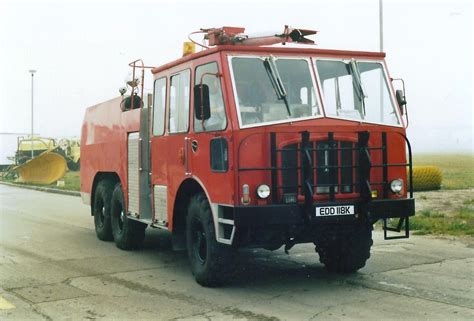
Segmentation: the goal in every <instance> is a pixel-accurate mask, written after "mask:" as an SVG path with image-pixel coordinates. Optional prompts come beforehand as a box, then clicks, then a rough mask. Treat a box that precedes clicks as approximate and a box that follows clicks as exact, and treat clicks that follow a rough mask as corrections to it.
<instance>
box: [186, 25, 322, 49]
mask: <svg viewBox="0 0 474 321" xmlns="http://www.w3.org/2000/svg"><path fill="white" fill-rule="evenodd" d="M244 32H245V28H241V27H222V28H208V29H201V30H199V31H196V32H193V33H191V34H190V35H189V39H190V40H191V41H192V42H194V43H195V44H197V45H199V46H201V47H204V48H209V47H208V46H219V45H244V46H270V45H274V44H279V43H281V44H283V45H284V44H286V43H288V42H294V43H302V44H308V45H313V44H314V41H313V40H311V39H308V38H306V36H310V35H315V34H316V33H317V31H316V30H309V29H297V28H291V27H289V26H285V28H284V30H283V33H273V34H269V35H263V36H254V37H251V36H249V35H247V34H245V33H244ZM197 33H204V39H205V40H207V41H208V46H206V45H203V44H200V43H197V42H196V41H194V40H192V39H191V37H190V36H191V35H193V34H197Z"/></svg>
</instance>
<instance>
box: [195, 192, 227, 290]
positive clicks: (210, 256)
mask: <svg viewBox="0 0 474 321" xmlns="http://www.w3.org/2000/svg"><path fill="white" fill-rule="evenodd" d="M186 242H187V249H188V256H189V262H190V265H191V271H192V273H193V275H194V277H195V279H196V281H197V282H198V283H199V284H201V285H202V286H207V287H215V286H219V285H222V284H223V283H224V281H225V280H226V279H228V278H229V277H230V276H231V274H232V272H233V259H234V256H235V249H233V248H232V247H231V246H229V245H225V244H220V243H218V242H217V241H216V232H215V230H214V222H213V220H212V213H211V208H210V207H209V202H208V200H207V198H206V196H205V195H204V194H202V193H201V194H197V195H195V196H193V197H192V198H191V201H190V203H189V206H188V214H187V217H186Z"/></svg>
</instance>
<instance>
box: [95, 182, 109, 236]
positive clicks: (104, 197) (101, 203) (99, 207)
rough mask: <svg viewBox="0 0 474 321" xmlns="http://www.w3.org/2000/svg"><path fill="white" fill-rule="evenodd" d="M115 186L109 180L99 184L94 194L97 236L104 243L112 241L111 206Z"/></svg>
mask: <svg viewBox="0 0 474 321" xmlns="http://www.w3.org/2000/svg"><path fill="white" fill-rule="evenodd" d="M113 190H114V185H113V183H112V182H111V181H109V180H102V181H100V182H99V183H98V185H97V188H96V189H95V193H94V203H93V205H92V214H93V215H94V225H95V234H96V235H97V238H98V239H99V240H102V241H111V240H112V239H113V238H112V227H111V224H110V205H111V199H112V192H113Z"/></svg>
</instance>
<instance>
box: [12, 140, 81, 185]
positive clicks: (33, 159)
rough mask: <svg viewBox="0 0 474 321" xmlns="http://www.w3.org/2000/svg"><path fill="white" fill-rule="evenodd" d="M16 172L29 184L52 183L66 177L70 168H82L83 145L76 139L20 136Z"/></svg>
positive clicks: (20, 179)
mask: <svg viewBox="0 0 474 321" xmlns="http://www.w3.org/2000/svg"><path fill="white" fill-rule="evenodd" d="M15 164H16V166H15V167H14V168H13V171H15V172H16V173H18V180H19V181H20V182H25V183H34V184H52V183H54V182H56V181H57V180H59V179H60V178H62V177H63V176H64V174H65V173H66V171H67V169H68V167H69V169H70V170H72V171H77V170H79V168H80V144H79V141H77V140H74V139H61V140H59V141H56V140H55V139H53V138H44V137H34V136H33V137H26V138H25V137H19V138H18V148H17V151H16V153H15Z"/></svg>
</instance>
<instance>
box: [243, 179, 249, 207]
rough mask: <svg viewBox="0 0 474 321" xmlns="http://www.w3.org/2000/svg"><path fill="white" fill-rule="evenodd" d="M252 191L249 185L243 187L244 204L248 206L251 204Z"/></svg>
mask: <svg viewBox="0 0 474 321" xmlns="http://www.w3.org/2000/svg"><path fill="white" fill-rule="evenodd" d="M249 191H250V189H249V186H248V185H247V184H244V185H242V204H244V205H248V204H249V203H250V193H249Z"/></svg>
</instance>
